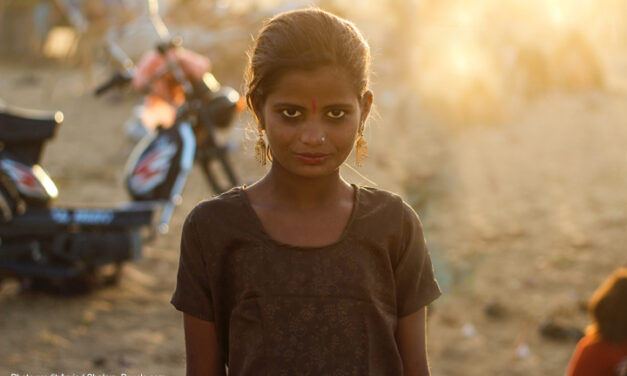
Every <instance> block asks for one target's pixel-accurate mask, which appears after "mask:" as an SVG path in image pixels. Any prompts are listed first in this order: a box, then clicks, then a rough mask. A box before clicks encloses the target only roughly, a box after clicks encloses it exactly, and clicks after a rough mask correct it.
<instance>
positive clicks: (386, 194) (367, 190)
mask: <svg viewBox="0 0 627 376" xmlns="http://www.w3.org/2000/svg"><path fill="white" fill-rule="evenodd" d="M358 190H359V199H360V201H361V202H360V204H361V205H362V206H365V207H369V208H371V210H380V211H385V212H392V213H395V214H399V213H404V212H407V211H411V212H413V211H414V210H413V209H412V208H411V206H410V205H409V204H408V203H407V202H406V201H405V200H404V199H403V197H401V196H400V195H399V194H397V193H394V192H390V191H387V190H384V189H380V188H373V187H369V186H358Z"/></svg>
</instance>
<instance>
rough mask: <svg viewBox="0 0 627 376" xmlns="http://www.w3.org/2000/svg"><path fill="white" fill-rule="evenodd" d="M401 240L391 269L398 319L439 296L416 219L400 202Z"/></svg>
mask: <svg viewBox="0 0 627 376" xmlns="http://www.w3.org/2000/svg"><path fill="white" fill-rule="evenodd" d="M401 239H402V242H401V246H402V249H401V250H400V257H399V259H398V262H397V264H396V266H395V269H394V277H395V282H396V304H397V315H398V317H403V316H407V315H409V314H411V313H414V312H416V311H417V310H419V309H420V308H422V307H425V306H426V305H428V304H429V303H431V302H432V301H434V300H435V299H437V298H438V297H439V296H440V295H442V292H441V291H440V287H439V286H438V282H437V281H436V279H435V275H434V273H433V265H432V264H431V258H430V257H429V251H428V249H427V246H426V242H425V238H424V235H423V232H422V224H421V223H420V219H419V218H418V215H417V214H416V212H415V211H414V210H413V209H412V208H411V207H410V206H409V205H407V204H406V203H404V202H403V222H402V237H401Z"/></svg>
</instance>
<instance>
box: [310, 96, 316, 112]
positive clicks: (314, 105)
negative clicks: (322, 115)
mask: <svg viewBox="0 0 627 376" xmlns="http://www.w3.org/2000/svg"><path fill="white" fill-rule="evenodd" d="M311 109H312V112H313V113H314V114H315V113H316V100H315V99H312V100H311Z"/></svg>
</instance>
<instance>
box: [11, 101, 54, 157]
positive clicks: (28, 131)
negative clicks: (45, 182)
mask: <svg viewBox="0 0 627 376" xmlns="http://www.w3.org/2000/svg"><path fill="white" fill-rule="evenodd" d="M62 122H63V113H61V112H60V111H57V112H54V113H50V112H40V111H33V110H25V109H20V108H16V107H8V106H6V105H3V104H1V103H0V142H2V144H3V149H4V150H6V151H8V152H10V153H11V154H12V155H14V156H15V157H16V158H17V160H19V161H20V162H22V163H24V164H26V165H34V164H36V163H38V162H39V160H40V158H41V154H42V152H43V146H44V144H45V142H46V141H47V140H49V139H51V138H53V137H54V134H55V131H56V129H57V127H58V126H59V125H60V124H61V123H62Z"/></svg>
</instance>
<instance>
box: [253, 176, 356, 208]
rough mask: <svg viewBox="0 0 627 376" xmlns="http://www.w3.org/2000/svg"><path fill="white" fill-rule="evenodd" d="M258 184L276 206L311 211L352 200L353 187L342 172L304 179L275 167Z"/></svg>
mask: <svg viewBox="0 0 627 376" xmlns="http://www.w3.org/2000/svg"><path fill="white" fill-rule="evenodd" d="M255 185H258V189H259V193H260V194H261V195H260V196H263V197H264V199H265V200H264V201H266V203H268V204H270V205H272V206H275V205H287V206H290V207H292V208H299V209H308V208H315V207H320V206H325V205H328V204H331V205H334V204H336V203H337V201H338V200H342V199H344V198H346V197H349V198H352V187H351V186H350V184H348V183H347V182H346V181H344V179H342V177H341V176H340V173H339V171H337V172H336V173H334V174H331V175H327V176H322V177H316V178H303V177H299V176H294V175H292V174H289V173H286V172H285V171H283V170H282V169H281V168H277V167H276V166H273V167H272V168H271V169H270V171H269V172H268V174H267V175H266V176H264V177H263V178H262V179H261V180H260V181H259V183H258V184H255ZM251 188H253V187H251Z"/></svg>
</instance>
